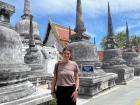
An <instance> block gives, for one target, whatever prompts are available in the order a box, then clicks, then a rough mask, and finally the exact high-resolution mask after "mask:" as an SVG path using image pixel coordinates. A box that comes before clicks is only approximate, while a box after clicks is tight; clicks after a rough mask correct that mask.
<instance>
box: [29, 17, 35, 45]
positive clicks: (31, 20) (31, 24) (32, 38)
mask: <svg viewBox="0 0 140 105" xmlns="http://www.w3.org/2000/svg"><path fill="white" fill-rule="evenodd" d="M29 34H30V42H29V46H30V47H35V40H34V35H33V16H32V15H30V33H29Z"/></svg>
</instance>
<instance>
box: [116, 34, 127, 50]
mask: <svg viewBox="0 0 140 105" xmlns="http://www.w3.org/2000/svg"><path fill="white" fill-rule="evenodd" d="M115 40H116V42H117V44H118V48H123V47H124V46H125V43H126V34H125V33H124V32H119V33H117V34H116V35H115Z"/></svg>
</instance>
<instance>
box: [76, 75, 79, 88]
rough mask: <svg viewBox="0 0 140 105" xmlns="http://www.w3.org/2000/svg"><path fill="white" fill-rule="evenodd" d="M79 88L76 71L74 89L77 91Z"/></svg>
mask: <svg viewBox="0 0 140 105" xmlns="http://www.w3.org/2000/svg"><path fill="white" fill-rule="evenodd" d="M78 88H79V73H77V75H76V78H75V91H78Z"/></svg>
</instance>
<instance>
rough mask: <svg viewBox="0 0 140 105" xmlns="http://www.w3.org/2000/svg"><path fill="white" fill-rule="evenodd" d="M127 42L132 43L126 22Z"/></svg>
mask: <svg viewBox="0 0 140 105" xmlns="http://www.w3.org/2000/svg"><path fill="white" fill-rule="evenodd" d="M126 44H130V39H129V30H128V24H127V22H126Z"/></svg>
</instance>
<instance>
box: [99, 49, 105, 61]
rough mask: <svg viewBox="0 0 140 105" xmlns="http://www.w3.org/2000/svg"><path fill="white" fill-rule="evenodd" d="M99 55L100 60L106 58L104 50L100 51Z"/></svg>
mask: <svg viewBox="0 0 140 105" xmlns="http://www.w3.org/2000/svg"><path fill="white" fill-rule="evenodd" d="M98 56H99V60H101V61H102V60H103V59H104V52H103V51H98Z"/></svg>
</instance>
